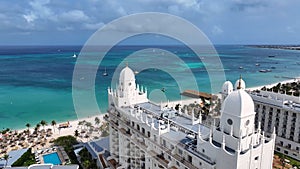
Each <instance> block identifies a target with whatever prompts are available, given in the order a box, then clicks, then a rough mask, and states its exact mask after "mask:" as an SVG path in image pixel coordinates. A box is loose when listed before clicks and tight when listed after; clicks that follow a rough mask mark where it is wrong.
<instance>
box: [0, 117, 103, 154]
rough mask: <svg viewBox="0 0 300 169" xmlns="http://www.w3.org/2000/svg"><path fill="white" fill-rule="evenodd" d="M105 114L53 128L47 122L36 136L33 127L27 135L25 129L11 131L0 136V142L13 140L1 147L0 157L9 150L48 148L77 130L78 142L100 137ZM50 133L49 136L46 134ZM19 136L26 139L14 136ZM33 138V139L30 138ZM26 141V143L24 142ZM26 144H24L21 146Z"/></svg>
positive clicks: (72, 134)
mask: <svg viewBox="0 0 300 169" xmlns="http://www.w3.org/2000/svg"><path fill="white" fill-rule="evenodd" d="M104 115H105V114H99V115H95V116H91V117H86V118H82V119H78V120H72V121H66V122H63V123H57V124H56V125H55V126H51V122H50V121H49V122H48V121H47V123H48V125H46V126H44V127H43V126H41V127H40V128H39V131H38V132H37V133H38V134H34V127H31V128H29V130H30V134H27V132H26V131H27V130H28V129H27V128H24V129H19V130H13V131H12V132H11V134H3V135H1V134H0V140H2V139H3V140H5V139H6V138H5V137H10V138H11V139H12V138H14V140H15V141H8V142H6V143H4V142H3V144H7V146H5V147H3V150H1V151H2V152H0V157H1V156H2V155H4V154H5V153H7V152H10V151H11V150H17V149H21V148H25V147H27V148H28V147H32V148H33V151H36V150H39V149H43V148H47V147H50V146H51V144H52V141H53V140H54V139H56V138H58V137H61V136H68V135H71V136H74V135H75V131H76V130H78V133H79V136H78V137H77V140H78V141H80V142H87V141H90V140H91V139H95V138H99V137H101V130H99V128H100V126H101V125H102V124H104V123H105V121H104V119H103V118H104ZM96 117H97V118H99V121H100V123H99V124H96V122H95V118H96ZM80 121H85V122H86V123H87V122H89V123H90V124H91V126H92V127H87V126H85V125H79V122H80ZM60 125H68V127H66V128H59V126H60ZM49 131H50V133H51V134H48V133H49ZM17 135H21V136H22V137H24V138H26V139H24V141H21V140H20V139H16V137H15V136H17ZM32 137H34V138H32ZM25 140H27V141H25ZM21 143H26V144H21Z"/></svg>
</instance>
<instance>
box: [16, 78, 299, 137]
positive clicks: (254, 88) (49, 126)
mask: <svg viewBox="0 0 300 169" xmlns="http://www.w3.org/2000/svg"><path fill="white" fill-rule="evenodd" d="M297 81H300V77H295V78H294V79H288V80H283V81H278V82H275V83H271V84H266V85H260V86H255V87H247V88H246V90H248V91H253V90H260V89H261V88H263V87H266V88H271V87H273V86H276V85H277V84H278V83H281V84H286V83H292V82H297ZM105 114H106V112H105V113H101V114H95V115H92V116H88V117H83V118H75V119H70V120H57V121H56V120H55V119H53V120H54V121H56V123H57V125H56V126H59V124H64V123H67V122H69V123H70V125H71V126H77V124H78V122H79V121H83V120H85V121H87V122H91V123H92V124H94V119H95V117H98V118H99V119H100V121H102V120H103V117H104V115H105ZM41 120H42V119H41ZM46 121H47V120H46ZM51 121H52V120H50V121H47V123H48V125H47V126H45V129H48V128H51V129H53V126H51ZM25 125H26V123H24V126H25ZM31 125H32V126H31V127H30V131H34V128H35V127H36V126H35V125H33V124H31ZM41 128H43V127H42V126H41ZM56 129H57V127H56ZM11 130H12V131H23V130H27V128H26V127H21V128H16V129H11ZM62 131H64V129H62ZM74 131H75V130H74ZM67 133H69V132H67Z"/></svg>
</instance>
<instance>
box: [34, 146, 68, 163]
mask: <svg viewBox="0 0 300 169" xmlns="http://www.w3.org/2000/svg"><path fill="white" fill-rule="evenodd" d="M51 153H57V155H58V157H59V159H60V161H61V165H65V164H66V163H67V162H68V160H69V157H68V155H67V153H66V152H65V150H64V148H63V147H61V146H58V147H53V148H45V149H42V150H38V151H36V152H35V159H36V162H37V164H44V163H45V162H44V158H43V156H44V155H47V154H51Z"/></svg>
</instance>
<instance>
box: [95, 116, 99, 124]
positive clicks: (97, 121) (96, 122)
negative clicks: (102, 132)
mask: <svg viewBox="0 0 300 169" xmlns="http://www.w3.org/2000/svg"><path fill="white" fill-rule="evenodd" d="M95 124H96V125H99V124H100V119H99V118H98V117H95Z"/></svg>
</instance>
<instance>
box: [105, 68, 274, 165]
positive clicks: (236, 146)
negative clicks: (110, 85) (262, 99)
mask: <svg viewBox="0 0 300 169" xmlns="http://www.w3.org/2000/svg"><path fill="white" fill-rule="evenodd" d="M239 86H241V84H239ZM108 97H109V117H108V121H109V123H110V152H111V155H112V158H114V162H115V166H116V168H126V169H127V168H132V169H136V168H141V169H152V168H153V169H156V168H172V169H176V168H180V169H186V168H191V169H198V168H203V169H241V168H243V169H244V168H247V169H271V168H272V161H273V152H274V142H275V135H276V134H275V133H272V134H271V135H270V136H269V137H267V136H265V135H264V132H261V131H260V130H255V126H254V121H255V112H254V103H253V100H252V98H251V97H250V96H249V94H247V93H246V92H245V91H244V90H243V89H237V90H235V91H232V92H231V93H230V94H228V96H227V97H226V99H225V101H224V103H223V105H222V110H221V113H222V115H221V119H220V125H219V126H218V127H215V126H211V127H207V126H204V125H202V124H201V119H198V118H197V117H195V116H194V113H192V114H191V115H189V114H188V113H187V112H183V113H182V111H181V110H179V111H176V110H175V109H174V108H172V107H161V106H160V105H156V104H154V103H152V102H150V101H149V100H148V99H147V91H146V90H144V89H142V88H140V87H139V86H137V85H136V83H135V75H134V73H133V71H132V70H131V69H130V68H129V67H125V68H124V69H123V70H122V71H121V73H120V78H119V84H118V86H117V87H116V89H115V90H114V89H108Z"/></svg>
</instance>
